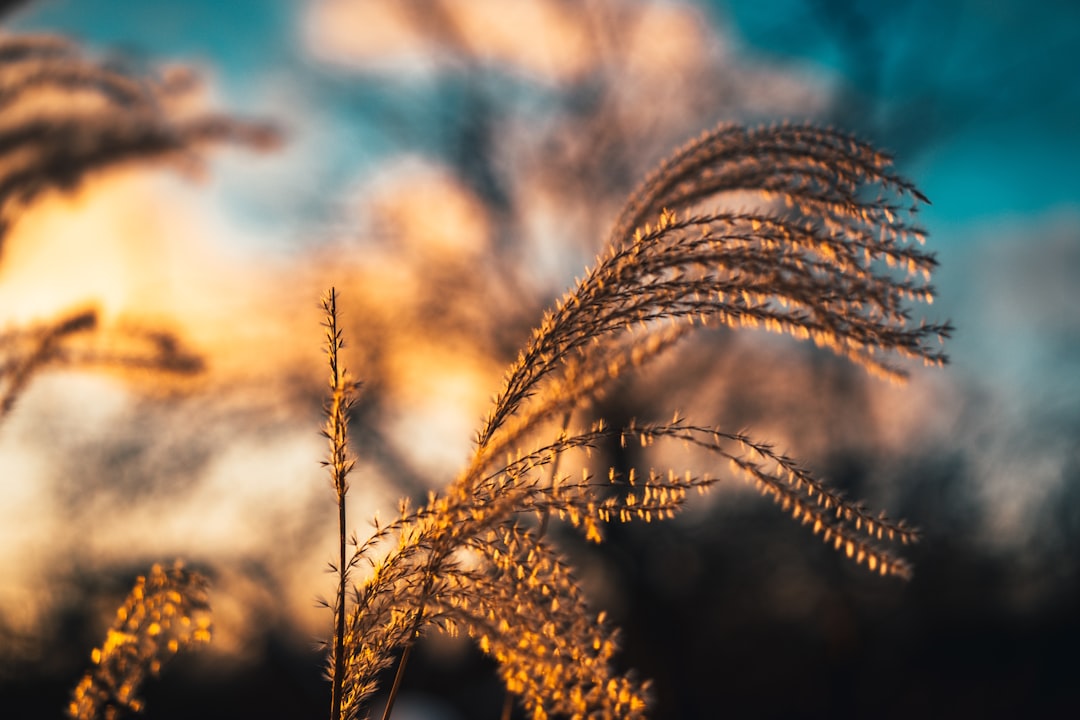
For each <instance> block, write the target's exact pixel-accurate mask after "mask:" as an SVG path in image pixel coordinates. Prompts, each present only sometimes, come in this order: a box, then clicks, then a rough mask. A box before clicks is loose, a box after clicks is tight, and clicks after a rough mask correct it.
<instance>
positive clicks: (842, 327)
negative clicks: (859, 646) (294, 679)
mask: <svg viewBox="0 0 1080 720" xmlns="http://www.w3.org/2000/svg"><path fill="white" fill-rule="evenodd" d="M890 164H891V161H890V159H889V158H888V157H887V156H886V155H884V154H882V153H880V152H878V151H876V150H874V149H873V148H872V147H870V146H868V145H866V144H863V143H861V142H858V141H856V140H855V139H853V138H851V137H849V136H847V135H844V134H842V133H838V132H834V131H829V130H821V129H818V128H814V127H809V126H802V125H782V126H777V127H769V128H761V129H754V130H747V129H744V128H741V127H734V126H722V127H720V128H718V129H716V130H713V131H712V132H708V133H705V134H704V135H702V136H701V137H700V138H698V139H697V140H694V141H693V142H691V143H689V144H688V145H687V146H685V147H684V148H683V149H681V150H680V151H678V152H677V153H675V154H674V155H673V156H672V157H670V158H669V159H668V160H667V161H665V162H664V163H662V164H661V165H660V166H659V167H658V168H657V169H656V171H655V172H654V173H653V174H652V175H650V176H649V177H648V178H647V179H646V180H645V182H644V183H643V184H642V185H641V186H640V187H639V188H638V189H637V190H636V191H635V192H634V193H633V194H632V195H631V196H630V198H629V200H628V201H627V203H626V206H625V209H624V211H623V213H622V214H621V216H620V217H619V218H618V220H617V221H616V223H615V227H614V230H613V232H612V235H611V238H610V242H609V245H608V248H607V250H606V251H605V252H604V253H603V254H602V255H601V256H600V258H598V260H597V263H596V265H595V267H593V268H592V269H591V270H589V271H588V272H587V273H586V275H585V277H584V278H583V279H581V280H580V281H579V282H578V283H577V285H576V287H574V289H572V290H571V291H570V292H568V293H567V294H566V295H565V296H564V297H563V298H562V299H561V300H560V301H559V302H558V303H557V304H556V305H555V307H554V308H553V309H551V310H550V311H549V312H547V313H546V314H545V315H544V317H543V319H542V320H541V322H540V325H539V326H538V327H537V328H536V329H535V330H534V331H533V333H532V336H531V339H530V340H529V342H528V343H527V345H526V346H525V347H524V348H523V349H522V350H521V352H520V354H519V355H518V358H517V360H516V361H515V362H514V363H513V364H512V365H511V366H510V368H509V370H508V371H507V375H506V381H505V384H504V386H503V389H502V390H501V391H500V392H499V394H498V395H497V396H496V397H495V399H494V401H493V404H492V407H491V410H490V412H489V413H488V415H487V418H486V419H485V421H484V422H483V423H482V425H481V427H480V428H479V430H478V432H477V435H476V442H475V448H474V450H473V453H472V456H471V459H470V460H469V462H468V463H467V464H466V466H465V467H464V468H463V469H462V470H461V471H460V472H459V473H458V475H457V476H456V478H455V479H454V480H453V481H452V482H451V483H450V484H449V486H448V487H447V488H446V489H445V490H444V491H442V492H438V493H432V494H431V495H430V496H429V498H428V501H427V502H426V503H425V504H423V505H421V506H419V507H413V506H412V505H411V504H410V503H409V502H408V501H402V503H401V506H400V508H399V513H398V515H397V517H395V518H394V519H393V520H392V521H390V522H388V523H386V524H380V523H379V522H378V521H377V520H376V521H375V530H374V532H373V533H372V535H371V536H370V537H368V538H367V539H365V540H363V541H362V542H359V541H357V540H355V539H354V540H353V543H352V545H353V547H352V549H351V551H350V550H349V549H348V543H347V542H346V537H347V519H346V517H345V497H346V493H347V490H348V482H347V476H348V474H349V471H350V469H351V467H352V464H353V458H352V457H351V456H350V454H349V450H348V446H349V444H348V427H347V422H348V416H349V413H348V410H349V407H350V405H351V403H352V401H353V398H354V393H355V391H356V385H355V384H354V383H353V382H352V381H351V380H350V379H349V376H348V375H347V373H346V372H345V370H344V368H343V367H342V365H341V358H340V357H339V353H340V350H341V348H342V344H343V341H342V336H341V333H340V331H339V329H338V309H337V294H336V292H335V291H333V290H331V291H330V292H329V294H328V295H327V297H326V299H325V312H326V327H327V352H328V356H329V362H330V368H331V380H330V387H331V396H330V401H329V402H328V405H327V424H326V428H325V433H326V435H327V437H328V439H329V443H330V452H329V456H328V458H327V459H326V461H325V465H326V466H327V467H328V468H329V470H330V474H331V477H332V483H333V486H334V489H335V492H336V495H337V499H338V508H339V512H338V521H339V547H338V549H337V550H338V552H337V557H336V560H335V563H334V567H335V571H336V573H337V585H336V591H335V594H334V599H333V601H332V602H328V605H329V606H330V608H331V609H332V612H333V630H332V632H331V634H330V641H329V643H328V661H327V675H328V677H329V680H330V682H331V688H332V689H331V713H330V714H331V717H332V718H335V720H336V719H337V718H356V717H359V716H360V714H361V712H362V711H363V708H364V707H365V706H366V705H367V704H368V703H369V702H370V700H371V699H372V697H373V695H374V694H375V692H376V690H377V689H378V681H379V678H380V677H381V675H382V673H383V672H384V671H387V670H389V669H390V668H391V667H392V666H393V664H394V663H395V660H396V661H397V672H396V676H395V679H394V682H393V686H392V688H391V689H390V693H389V697H388V700H387V703H386V708H385V711H384V713H383V717H384V718H386V717H389V715H390V713H391V711H392V709H393V705H394V700H395V698H396V695H397V690H398V688H399V686H400V685H399V684H400V680H401V677H402V676H403V673H404V672H405V670H406V666H407V661H408V657H409V654H410V650H411V648H412V647H413V645H414V644H415V643H416V642H417V641H418V639H419V638H420V637H422V636H423V635H424V634H425V633H427V632H431V631H441V632H445V633H449V634H451V635H454V634H458V633H465V634H467V635H468V636H469V637H470V638H472V639H473V640H475V642H476V644H477V645H478V646H479V648H480V650H481V651H483V652H484V653H485V654H487V655H489V656H491V657H492V658H493V659H494V660H495V662H496V663H497V666H498V673H499V675H500V677H501V679H502V681H503V683H504V684H505V686H506V688H507V691H508V693H510V694H511V695H512V696H514V697H515V698H517V700H518V701H519V702H520V703H521V704H522V706H523V707H524V709H525V711H526V713H527V714H528V715H529V716H530V717H532V718H537V719H540V718H546V717H550V716H569V717H574V718H584V717H605V718H607V717H620V718H621V717H626V718H636V717H644V715H645V713H646V710H647V707H648V700H649V686H648V682H639V681H638V680H636V679H635V678H633V677H632V676H630V675H628V674H621V673H619V672H617V671H616V670H615V669H614V668H613V665H612V658H613V656H614V654H615V652H616V649H617V630H616V628H614V627H613V626H612V625H611V624H610V623H608V622H607V620H606V617H605V614H604V613H603V612H595V611H594V610H592V609H591V608H590V605H589V602H588V600H587V598H586V597H585V595H584V593H583V591H582V588H581V586H580V585H579V583H578V580H577V579H576V578H575V575H574V571H573V568H572V567H571V566H570V564H569V563H568V561H567V560H565V559H564V558H563V557H562V555H561V554H560V553H559V551H558V549H557V548H556V547H555V544H554V543H553V542H552V540H551V539H550V538H549V537H548V536H547V533H546V530H547V528H548V524H549V522H550V521H552V520H553V519H558V520H562V521H565V522H567V523H569V524H570V525H571V526H573V527H576V528H578V529H579V530H580V531H581V532H582V533H583V534H584V535H585V537H586V538H587V539H589V540H591V541H595V542H602V541H603V535H604V527H605V525H607V524H608V523H611V522H628V521H633V520H644V521H646V522H649V521H651V520H660V519H666V518H670V517H672V516H673V515H674V514H675V512H676V511H677V510H678V509H679V508H680V507H681V506H682V505H683V503H684V502H685V500H686V497H687V495H688V493H689V492H690V491H700V492H704V491H705V490H707V489H708V488H710V487H711V486H712V485H714V484H715V483H717V482H718V481H720V480H723V479H725V478H727V477H732V476H733V477H741V478H743V479H744V480H746V481H747V482H749V483H750V484H751V485H752V486H753V487H755V488H756V489H757V490H758V491H759V492H760V493H761V494H762V495H764V496H766V497H768V498H770V499H772V500H773V501H774V502H776V503H777V504H778V505H780V507H781V509H782V510H783V511H785V512H788V513H790V514H791V515H792V517H793V518H794V519H795V520H797V521H799V522H801V523H802V524H804V525H806V526H808V527H809V529H810V531H811V532H812V533H814V534H816V535H818V536H819V537H820V538H821V539H822V540H823V541H824V542H826V543H828V544H829V545H831V546H833V547H834V548H836V549H837V550H839V551H841V552H843V553H844V554H845V555H846V556H847V557H849V558H851V559H853V560H854V561H855V562H857V563H860V564H863V563H865V564H866V566H867V567H868V568H869V569H870V570H871V571H874V572H877V573H880V574H881V575H894V576H898V577H901V578H906V577H908V576H909V575H910V572H911V569H910V567H909V565H908V563H907V562H906V561H905V560H904V559H903V558H902V557H900V556H899V555H898V554H897V553H896V551H895V547H896V545H897V544H901V545H902V544H906V543H910V542H913V541H915V540H916V539H917V533H916V531H915V530H913V529H912V528H910V527H908V526H907V525H906V524H905V523H904V522H903V521H897V520H893V519H891V518H889V517H888V516H886V515H885V514H884V513H874V512H872V511H871V510H869V509H867V508H865V507H864V506H863V505H862V504H860V503H858V502H854V501H852V500H849V499H848V498H845V497H844V496H843V495H842V494H841V493H839V492H838V491H836V490H833V489H831V488H830V487H829V486H828V485H826V484H825V483H824V482H823V481H821V480H820V479H819V478H817V477H816V476H815V475H814V474H812V473H811V472H810V471H809V470H808V469H806V468H804V467H802V466H801V465H799V464H798V463H797V462H796V461H794V460H792V459H791V458H789V457H787V456H785V455H783V454H781V453H780V452H778V451H776V450H775V449H774V448H773V447H772V446H771V445H770V444H768V443H767V442H764V441H762V440H760V439H757V438H754V437H751V436H749V435H747V434H744V433H736V432H730V431H727V430H725V429H722V428H717V427H712V426H710V425H708V424H703V423H701V422H697V421H691V420H689V419H684V418H682V417H679V416H678V415H675V416H674V417H673V419H672V420H670V421H669V422H665V423H655V424H640V425H630V426H628V427H611V426H608V425H605V424H603V423H602V422H597V423H594V424H589V425H588V426H586V427H575V426H574V425H573V422H574V418H575V416H577V415H581V414H583V413H582V412H581V411H583V410H584V409H585V408H587V407H588V406H589V404H590V403H591V402H592V401H593V400H594V399H596V398H597V397H598V396H600V395H602V394H603V393H604V392H605V391H606V390H608V389H610V388H611V386H612V385H613V383H614V382H616V381H617V379H618V378H619V377H620V376H621V375H623V374H625V373H627V372H632V371H635V370H637V369H638V368H640V367H641V366H643V365H645V364H646V363H648V362H649V361H650V360H653V359H654V358H656V357H658V356H660V355H661V354H663V353H665V352H666V351H668V350H670V349H671V348H672V347H673V346H675V345H676V344H677V343H679V342H680V341H681V340H683V339H684V338H686V337H687V336H688V335H689V334H690V333H692V332H693V331H695V330H697V329H698V328H701V327H710V326H712V327H719V326H727V327H732V328H741V327H760V328H764V329H767V330H770V331H773V332H777V333H783V334H787V335H791V336H794V337H796V338H799V339H808V340H812V341H813V342H814V343H815V344H816V345H819V346H821V347H823V348H827V349H829V350H831V351H832V352H834V353H837V354H838V355H842V356H844V357H847V358H849V359H851V360H852V361H853V362H855V363H856V364H859V365H861V366H863V367H864V368H866V369H867V370H868V371H870V372H872V373H874V374H877V375H881V376H883V377H886V378H889V379H892V380H895V381H903V380H904V379H905V377H906V373H905V371H904V369H903V367H901V366H900V365H899V364H897V363H896V361H897V359H907V360H915V361H921V362H923V363H925V364H928V365H941V364H943V363H944V362H945V356H944V355H943V354H942V352H941V351H940V349H939V347H938V343H939V341H940V340H941V339H942V338H944V337H946V336H947V335H948V334H949V332H950V326H949V325H948V324H947V323H945V324H937V323H928V322H926V321H925V320H919V321H918V322H915V321H913V320H912V318H911V314H910V310H909V309H908V305H909V303H911V302H913V301H914V302H930V301H931V300H932V288H931V287H930V285H929V277H930V273H931V271H932V270H933V268H934V266H935V261H934V258H933V255H931V254H929V253H927V252H925V251H924V250H922V249H921V248H920V247H919V245H920V244H921V243H922V241H923V235H924V233H923V231H922V230H921V229H920V228H919V227H918V226H917V225H916V224H915V223H914V219H913V215H914V213H915V212H916V210H917V207H918V205H919V204H920V203H921V202H925V198H923V196H922V195H921V194H920V193H919V192H918V191H917V190H916V189H915V188H914V187H913V186H912V185H911V184H910V183H908V182H907V181H905V180H903V179H902V178H900V177H898V176H897V175H895V174H893V173H892V172H891V171H890V169H889V168H890ZM735 192H738V193H746V192H751V193H755V194H757V195H758V196H759V197H760V198H761V199H762V200H763V204H762V207H763V208H764V209H762V210H747V211H744V212H725V211H719V210H708V209H703V204H704V203H705V202H707V201H713V200H717V199H722V197H723V196H724V195H725V194H729V193H735ZM612 441H616V442H619V443H622V444H628V443H635V444H638V445H640V446H642V447H644V448H649V447H652V446H657V445H662V444H671V443H675V444H677V445H682V446H685V447H686V448H687V449H688V450H689V451H693V452H694V453H699V452H700V453H705V454H707V455H708V456H710V457H711V458H712V459H714V460H715V461H716V464H717V471H716V472H715V473H712V474H697V473H694V472H683V471H682V470H683V469H682V468H675V467H661V468H659V469H654V470H650V471H648V472H647V473H644V474H643V475H641V476H639V475H638V474H637V473H636V471H633V470H632V471H630V472H628V473H627V474H625V475H623V474H620V473H618V472H616V471H615V470H614V469H613V468H606V467H602V466H599V467H598V466H596V463H595V462H594V461H593V460H592V459H591V457H590V453H591V451H593V450H595V449H597V448H599V447H600V446H601V445H606V444H608V443H610V442H612ZM355 576H360V577H359V579H358V580H356V581H354V579H353V578H354V577H355ZM139 588H140V586H137V587H136V593H133V595H132V597H133V598H134V600H131V601H129V602H132V603H134V604H133V606H132V608H131V609H127V610H125V611H124V612H125V613H126V614H127V615H128V616H130V615H131V614H132V613H133V612H138V611H139V609H140V608H143V609H142V611H143V612H147V610H146V608H144V607H143V605H146V607H149V605H148V603H149V602H150V600H149V596H147V595H145V594H143V595H141V596H139V595H138V594H137V593H138V592H140V589H139ZM200 588H201V586H200ZM174 591H175V592H177V593H180V594H181V595H183V592H182V589H180V588H173V589H169V590H166V592H174ZM199 592H200V593H201V589H200V590H199ZM169 597H172V596H171V595H170V596H169ZM140 603H142V605H140ZM125 607H126V606H125ZM155 629H156V630H157V632H160V631H161V626H160V625H155V624H154V623H149V624H147V623H142V624H139V625H138V626H137V627H133V628H131V629H130V631H128V630H124V631H123V632H124V633H126V634H125V635H123V637H122V638H121V639H120V640H117V637H120V636H117V635H115V634H114V632H110V636H109V639H107V640H106V643H105V645H104V646H103V648H101V649H99V650H98V651H95V654H94V656H93V659H94V661H95V663H96V664H97V665H99V666H100V665H101V663H103V662H104V658H106V657H107V656H108V652H107V651H108V650H110V649H112V650H114V651H115V649H116V648H118V647H123V648H126V647H129V645H130V647H132V648H141V647H143V645H144V644H145V642H146V639H147V638H150V637H153V636H154V630H155ZM117 643H120V644H119V645H118V644H117ZM179 645H180V642H179V641H177V643H176V646H177V647H179ZM168 647H170V648H172V647H173V646H172V644H170V645H169V646H168ZM174 650H175V648H174ZM140 657H141V656H140ZM153 657H154V659H152V660H149V661H148V662H150V663H151V666H150V668H151V670H156V668H157V665H155V664H154V663H157V662H160V659H158V658H157V656H156V655H155V656H153ZM96 672H98V670H92V671H91V673H90V675H88V677H95V673H96ZM143 674H145V673H140V674H138V675H132V676H131V678H128V679H124V680H121V681H120V684H119V685H118V684H117V683H116V682H110V683H108V684H105V685H102V684H100V683H98V684H94V683H93V681H90V682H91V686H92V687H95V688H99V687H104V688H106V689H107V690H109V691H110V692H114V693H119V692H120V690H119V689H117V688H120V689H125V688H126V689H127V690H126V692H127V693H128V695H126V696H125V697H128V696H131V695H132V694H133V693H134V692H135V690H137V687H136V685H137V682H138V680H140V679H141V678H142V676H143ZM87 682H88V681H86V680H84V682H83V683H82V684H80V688H83V687H84V686H86V684H87ZM79 692H80V690H76V697H75V702H74V703H73V705H72V708H71V713H72V715H73V716H75V717H94V716H95V714H94V712H91V710H93V709H94V708H88V709H87V710H85V711H84V709H83V708H84V706H83V705H81V704H79V701H80V699H81V697H82V696H80V695H79ZM113 702H114V704H116V705H119V706H123V707H128V708H133V707H134V706H132V705H131V704H130V703H126V704H125V699H124V698H121V697H119V695H117V696H116V698H115V700H114V701H113ZM100 707H102V705H101V704H98V705H97V706H95V708H100ZM507 707H508V711H509V706H507ZM508 711H507V714H508ZM98 712H100V711H98Z"/></svg>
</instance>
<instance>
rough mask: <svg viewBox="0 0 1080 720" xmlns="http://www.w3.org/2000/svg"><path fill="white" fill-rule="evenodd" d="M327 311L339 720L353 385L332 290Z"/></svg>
mask: <svg viewBox="0 0 1080 720" xmlns="http://www.w3.org/2000/svg"><path fill="white" fill-rule="evenodd" d="M323 308H324V309H325V311H326V341H327V355H328V357H329V361H330V386H331V389H332V395H331V400H330V405H329V406H328V408H327V423H326V437H327V439H328V440H329V441H330V458H329V460H328V461H326V463H325V464H326V465H327V466H328V467H329V468H330V474H331V476H332V480H333V484H334V490H335V493H336V495H337V504H338V562H337V572H338V584H337V597H336V598H335V601H334V644H333V658H334V660H333V666H332V668H331V686H332V689H331V698H330V717H331V720H341V715H342V704H343V703H342V701H343V698H344V686H345V589H346V588H347V587H348V582H349V564H348V562H347V560H346V554H345V545H346V517H345V497H346V494H347V493H348V491H349V483H348V479H347V478H348V474H349V471H351V470H352V467H353V461H352V460H351V459H350V458H349V456H348V445H349V442H348V410H349V408H350V407H351V405H352V390H353V388H354V386H353V384H351V383H349V382H348V379H347V373H346V372H345V370H344V368H342V367H341V365H340V362H339V357H338V353H339V351H340V350H341V348H342V346H343V343H342V339H341V331H340V330H339V329H338V324H337V293H336V291H335V290H334V289H333V288H331V289H330V292H329V293H328V294H327V296H326V299H325V300H324V301H323Z"/></svg>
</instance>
